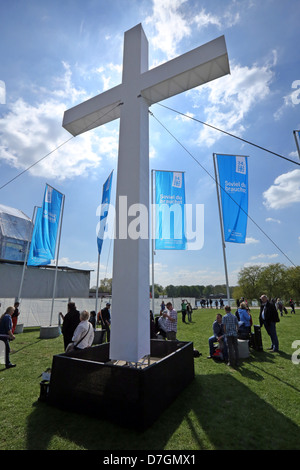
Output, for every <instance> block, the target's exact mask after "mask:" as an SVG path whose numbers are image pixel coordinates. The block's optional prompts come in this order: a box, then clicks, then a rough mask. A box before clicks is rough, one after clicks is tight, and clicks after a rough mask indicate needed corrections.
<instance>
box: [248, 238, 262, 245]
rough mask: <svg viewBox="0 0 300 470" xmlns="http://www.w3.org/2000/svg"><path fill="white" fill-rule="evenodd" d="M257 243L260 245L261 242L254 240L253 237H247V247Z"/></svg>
mask: <svg viewBox="0 0 300 470" xmlns="http://www.w3.org/2000/svg"><path fill="white" fill-rule="evenodd" d="M255 243H259V240H256V238H253V237H246V244H247V245H251V244H255Z"/></svg>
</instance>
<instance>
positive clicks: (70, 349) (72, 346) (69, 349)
mask: <svg viewBox="0 0 300 470" xmlns="http://www.w3.org/2000/svg"><path fill="white" fill-rule="evenodd" d="M90 326H91V325H90V324H89V327H88V330H87V332H86V334H85V335H84V336H83V337H82V338H81V339H80V340H79V341H78V343H76V344H75V343H74V341H72V343H69V344H68V346H67V348H66V352H70V351H74V350H75V349H76V348H77V346H78V344H79V343H81V341H82V340H83V339H84V338H85V337H86V335H87V334H88V332H89V331H90Z"/></svg>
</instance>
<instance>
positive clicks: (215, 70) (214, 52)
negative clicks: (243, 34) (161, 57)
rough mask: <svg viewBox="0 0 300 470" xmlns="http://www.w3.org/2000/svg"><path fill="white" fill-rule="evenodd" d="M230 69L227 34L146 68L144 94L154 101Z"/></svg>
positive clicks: (195, 85)
mask: <svg viewBox="0 0 300 470" xmlns="http://www.w3.org/2000/svg"><path fill="white" fill-rule="evenodd" d="M228 73H230V68H229V61H228V55H227V48H226V43H225V38H224V36H220V37H219V38H217V39H214V40H213V41H210V42H208V43H206V44H204V45H203V46H200V47H197V48H196V49H193V50H192V51H190V52H187V53H186V54H183V55H181V56H179V57H176V58H175V59H173V60H170V61H169V62H166V63H165V64H162V65H159V66H158V67H155V68H154V69H151V70H149V71H147V72H144V73H143V74H142V77H141V84H142V86H141V89H142V91H141V95H142V96H143V97H144V98H146V99H147V101H148V102H149V103H150V104H153V103H157V102H158V101H162V100H164V99H166V98H169V97H170V96H174V95H177V94H178V93H182V92H184V91H187V90H190V89H191V88H195V87H197V86H199V85H203V84H204V83H207V82H210V81H211V80H214V79H216V78H219V77H222V76H223V75H227V74H228Z"/></svg>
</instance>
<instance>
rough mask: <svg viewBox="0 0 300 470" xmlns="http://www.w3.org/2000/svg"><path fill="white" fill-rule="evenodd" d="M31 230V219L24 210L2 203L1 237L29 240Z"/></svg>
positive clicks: (0, 205)
mask: <svg viewBox="0 0 300 470" xmlns="http://www.w3.org/2000/svg"><path fill="white" fill-rule="evenodd" d="M30 232H31V220H30V218H29V217H27V215H25V214H24V212H22V211H20V210H19V209H14V208H13V207H9V206H4V205H3V204H0V237H2V238H12V239H15V240H24V241H27V240H28V239H29V238H30Z"/></svg>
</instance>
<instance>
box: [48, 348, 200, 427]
mask: <svg viewBox="0 0 300 470" xmlns="http://www.w3.org/2000/svg"><path fill="white" fill-rule="evenodd" d="M193 351H194V350H193V343H189V342H182V341H164V340H163V341H162V340H151V354H150V356H149V357H148V356H147V357H146V358H142V359H141V361H139V362H138V363H134V364H132V363H130V364H128V363H126V362H125V361H122V360H119V361H110V359H109V343H105V344H101V345H98V346H94V347H91V348H87V349H84V350H81V351H72V352H70V353H64V354H59V355H56V356H54V357H53V364H52V371H51V380H50V387H49V393H48V395H47V398H46V402H48V403H49V404H51V405H54V406H57V407H59V408H60V409H64V410H70V411H75V412H78V413H85V414H88V415H92V416H94V417H97V418H101V419H108V420H110V421H112V422H115V423H117V424H120V425H122V426H126V427H130V428H135V429H137V430H144V429H146V428H147V427H149V426H150V425H151V424H153V422H154V421H155V420H156V419H157V418H158V417H159V416H160V414H161V413H162V412H163V411H164V410H165V409H166V408H167V407H168V406H169V405H170V403H172V401H173V400H174V399H175V398H176V397H177V396H178V395H179V394H180V393H181V392H182V391H183V390H184V388H185V387H187V386H188V385H189V384H190V383H191V381H192V380H193V378H194V353H193Z"/></svg>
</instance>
